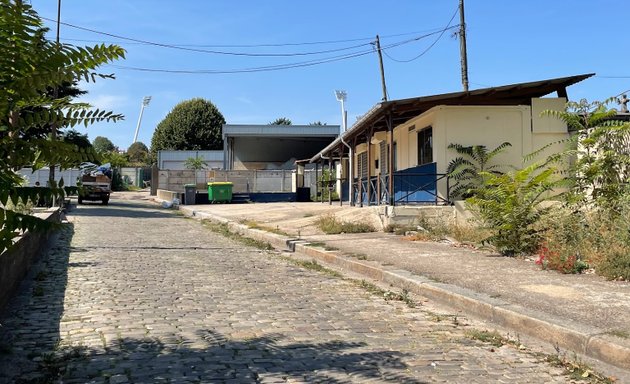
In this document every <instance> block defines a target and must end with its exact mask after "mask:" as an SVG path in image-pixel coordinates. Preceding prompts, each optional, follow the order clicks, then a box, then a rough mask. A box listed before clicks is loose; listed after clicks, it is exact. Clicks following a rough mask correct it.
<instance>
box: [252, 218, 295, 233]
mask: <svg viewBox="0 0 630 384" xmlns="http://www.w3.org/2000/svg"><path fill="white" fill-rule="evenodd" d="M240 223H241V224H243V225H246V226H247V228H250V229H259V230H261V231H265V232H270V233H275V234H276V235H281V236H288V237H290V236H292V235H291V234H290V233H288V232H285V231H283V230H281V229H280V227H278V226H276V227H275V228H273V227H270V226H267V225H262V224H260V223H258V222H256V221H254V220H241V221H240Z"/></svg>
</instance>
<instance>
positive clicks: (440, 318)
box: [425, 311, 459, 325]
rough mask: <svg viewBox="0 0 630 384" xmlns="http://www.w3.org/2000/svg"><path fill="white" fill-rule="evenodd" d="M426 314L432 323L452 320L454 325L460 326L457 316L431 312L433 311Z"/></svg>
mask: <svg viewBox="0 0 630 384" xmlns="http://www.w3.org/2000/svg"><path fill="white" fill-rule="evenodd" d="M425 313H426V314H427V316H429V319H431V321H435V322H436V323H441V322H442V321H446V320H451V321H452V322H453V325H459V320H458V318H457V315H447V314H443V313H436V312H431V311H425Z"/></svg>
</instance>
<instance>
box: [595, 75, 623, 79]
mask: <svg viewBox="0 0 630 384" xmlns="http://www.w3.org/2000/svg"><path fill="white" fill-rule="evenodd" d="M595 77H599V78H600V79H630V76H600V75H597V76H595Z"/></svg>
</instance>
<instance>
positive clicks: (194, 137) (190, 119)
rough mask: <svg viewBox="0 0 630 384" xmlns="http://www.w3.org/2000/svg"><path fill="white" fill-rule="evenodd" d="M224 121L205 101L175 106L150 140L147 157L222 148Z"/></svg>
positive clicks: (196, 100) (209, 103)
mask: <svg viewBox="0 0 630 384" xmlns="http://www.w3.org/2000/svg"><path fill="white" fill-rule="evenodd" d="M223 124H225V119H224V118H223V115H222V114H221V112H219V110H218V109H217V107H216V106H215V105H214V104H212V103H211V102H210V101H209V100H205V99H201V98H196V99H191V100H187V101H183V102H181V103H179V104H177V105H176V106H175V107H174V108H173V110H172V111H171V112H169V114H168V115H166V117H165V118H164V120H162V121H161V122H160V123H159V124H158V126H157V128H156V129H155V132H154V133H153V137H152V138H151V157H152V159H156V158H157V151H160V150H169V149H170V150H218V149H222V148H223V139H222V137H221V128H222V126H223Z"/></svg>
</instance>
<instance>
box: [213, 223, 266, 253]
mask: <svg viewBox="0 0 630 384" xmlns="http://www.w3.org/2000/svg"><path fill="white" fill-rule="evenodd" d="M201 223H202V224H203V226H204V227H206V228H208V229H209V230H211V231H212V232H215V233H218V234H220V235H223V236H225V237H227V238H228V239H232V240H236V241H238V242H239V243H241V244H245V245H247V246H250V247H254V248H258V249H261V250H265V251H270V250H272V249H273V247H272V246H271V244H269V243H267V242H265V241H260V240H255V239H250V238H249V237H245V236H243V235H241V234H239V233H234V232H231V231H230V228H228V225H227V224H225V223H215V222H213V221H210V220H202V221H201Z"/></svg>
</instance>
